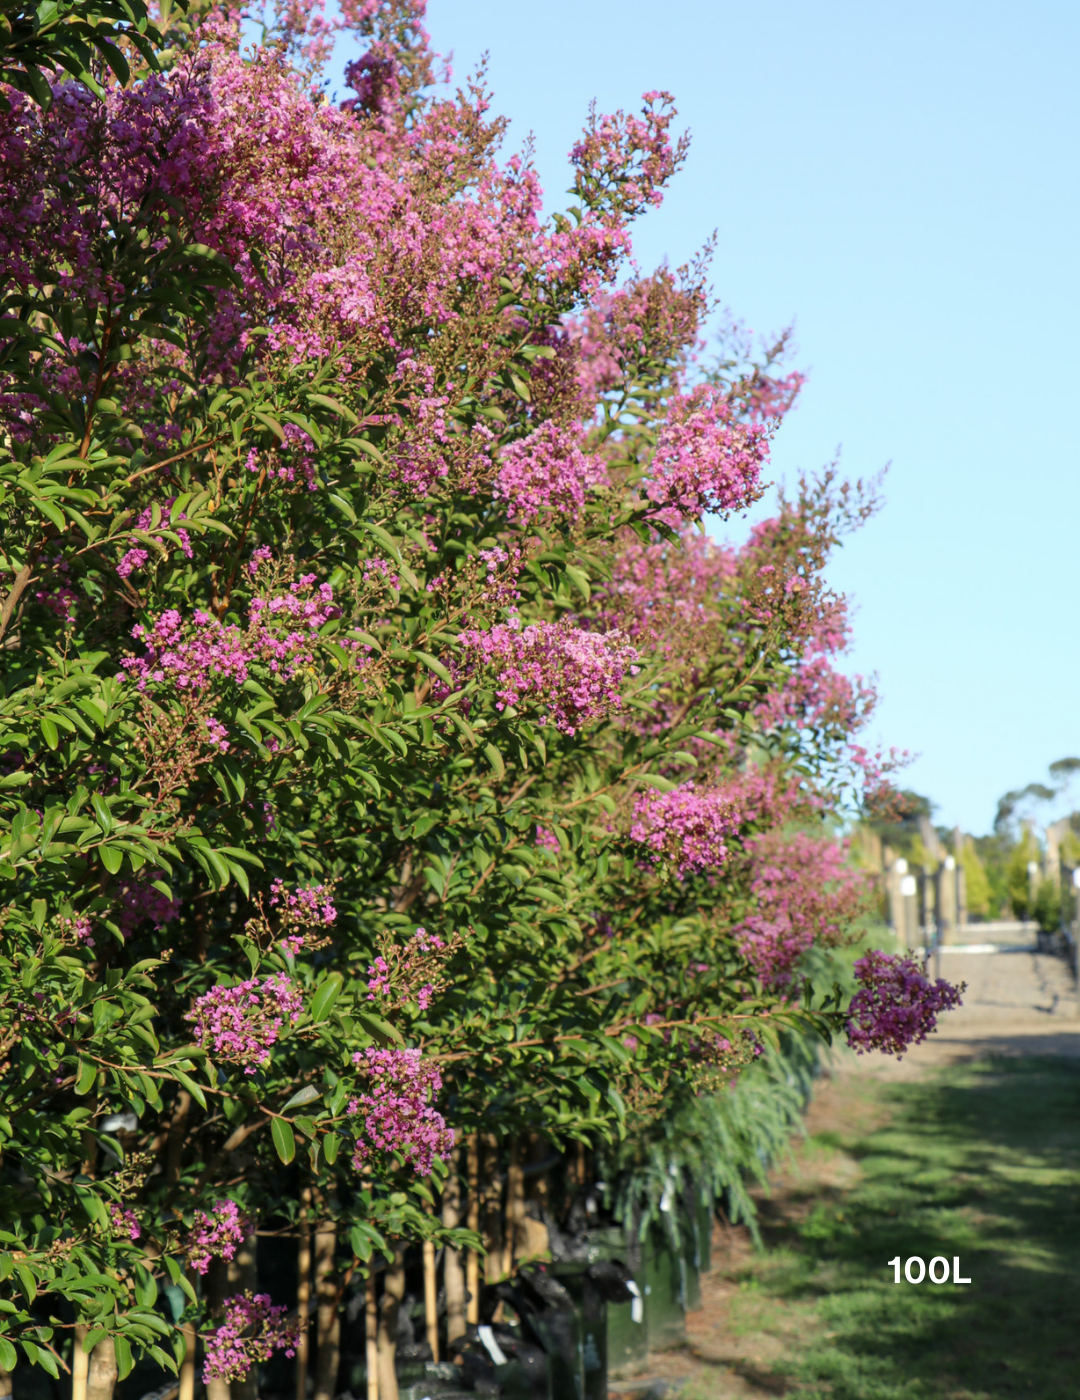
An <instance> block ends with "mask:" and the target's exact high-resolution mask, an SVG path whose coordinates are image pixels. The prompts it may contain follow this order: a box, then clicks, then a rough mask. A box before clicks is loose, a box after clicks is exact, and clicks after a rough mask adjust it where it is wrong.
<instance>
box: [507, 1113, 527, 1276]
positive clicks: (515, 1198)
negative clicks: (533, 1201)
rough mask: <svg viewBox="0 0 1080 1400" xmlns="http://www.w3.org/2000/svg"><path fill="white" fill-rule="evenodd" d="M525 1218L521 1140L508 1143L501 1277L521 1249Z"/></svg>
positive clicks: (511, 1266)
mask: <svg viewBox="0 0 1080 1400" xmlns="http://www.w3.org/2000/svg"><path fill="white" fill-rule="evenodd" d="M524 1219H525V1173H524V1171H523V1170H522V1166H521V1142H520V1140H519V1139H518V1138H514V1139H513V1141H512V1142H511V1143H510V1165H509V1167H508V1168H507V1171H506V1233H505V1235H504V1238H503V1277H504V1278H507V1277H509V1275H510V1274H511V1273H512V1272H513V1269H514V1258H515V1256H516V1255H517V1254H518V1253H519V1252H520V1250H521V1244H522V1236H523V1235H524V1224H523V1221H524Z"/></svg>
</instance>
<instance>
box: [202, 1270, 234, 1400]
mask: <svg viewBox="0 0 1080 1400" xmlns="http://www.w3.org/2000/svg"><path fill="white" fill-rule="evenodd" d="M228 1282H229V1274H228V1266H227V1265H226V1263H225V1260H224V1259H211V1261H210V1269H209V1272H208V1273H207V1275H206V1305H207V1308H208V1309H209V1312H210V1316H211V1317H213V1318H219V1317H220V1314H221V1305H222V1303H223V1302H224V1301H225V1296H226V1294H227V1292H228ZM206 1400H232V1386H231V1385H230V1383H229V1382H228V1381H224V1380H220V1379H214V1380H212V1381H207V1382H206Z"/></svg>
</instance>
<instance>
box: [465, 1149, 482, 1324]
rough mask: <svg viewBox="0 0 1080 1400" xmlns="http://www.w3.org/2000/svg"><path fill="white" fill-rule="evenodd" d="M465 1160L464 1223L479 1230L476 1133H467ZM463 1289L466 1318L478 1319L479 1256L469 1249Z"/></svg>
mask: <svg viewBox="0 0 1080 1400" xmlns="http://www.w3.org/2000/svg"><path fill="white" fill-rule="evenodd" d="M466 1160H467V1163H468V1173H469V1211H468V1217H467V1219H466V1222H465V1223H466V1224H467V1225H468V1227H469V1229H470V1230H475V1231H476V1232H477V1233H479V1230H480V1143H479V1142H478V1140H477V1137H476V1134H475V1133H471V1134H470V1135H469V1139H468V1142H467V1144H466ZM465 1291H466V1294H467V1298H468V1302H467V1312H466V1319H467V1320H468V1321H469V1322H472V1323H477V1322H479V1321H480V1256H479V1254H478V1253H477V1252H476V1250H475V1249H470V1250H469V1251H468V1253H467V1254H466V1256H465Z"/></svg>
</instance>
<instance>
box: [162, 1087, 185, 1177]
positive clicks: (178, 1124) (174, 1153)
mask: <svg viewBox="0 0 1080 1400" xmlns="http://www.w3.org/2000/svg"><path fill="white" fill-rule="evenodd" d="M190 1112H191V1095H190V1094H189V1093H188V1091H187V1090H186V1089H181V1090H180V1092H179V1093H178V1094H177V1096H176V1107H175V1108H174V1109H173V1116H172V1122H171V1123H170V1124H169V1140H168V1142H167V1144H166V1146H165V1185H166V1186H169V1187H172V1186H175V1185H176V1184H177V1182H178V1181H179V1180H180V1168H181V1166H182V1164H183V1156H184V1139H185V1138H186V1136H187V1122H188V1115H189V1114H190Z"/></svg>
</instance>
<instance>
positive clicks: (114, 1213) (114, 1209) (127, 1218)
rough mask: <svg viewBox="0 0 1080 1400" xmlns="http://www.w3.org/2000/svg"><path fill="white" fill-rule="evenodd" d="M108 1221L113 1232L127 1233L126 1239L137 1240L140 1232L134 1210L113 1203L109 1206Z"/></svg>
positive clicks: (118, 1233)
mask: <svg viewBox="0 0 1080 1400" xmlns="http://www.w3.org/2000/svg"><path fill="white" fill-rule="evenodd" d="M109 1223H110V1224H111V1226H112V1228H113V1233H114V1234H117V1235H127V1237H128V1239H131V1240H137V1239H138V1238H139V1236H140V1235H141V1234H142V1230H141V1228H140V1226H139V1221H138V1218H137V1217H136V1215H135V1212H134V1211H133V1210H124V1209H123V1207H121V1206H118V1205H115V1204H110V1206H109Z"/></svg>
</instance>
